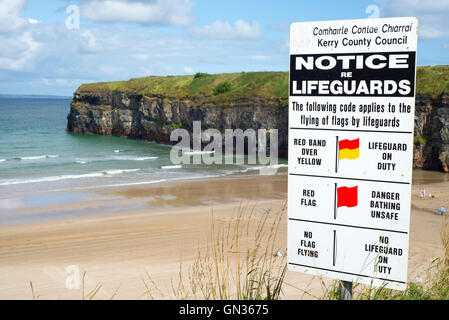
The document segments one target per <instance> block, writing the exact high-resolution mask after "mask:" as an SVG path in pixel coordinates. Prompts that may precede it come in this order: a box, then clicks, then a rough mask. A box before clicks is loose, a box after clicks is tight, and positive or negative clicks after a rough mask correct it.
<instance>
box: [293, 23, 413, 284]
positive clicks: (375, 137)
mask: <svg viewBox="0 0 449 320" xmlns="http://www.w3.org/2000/svg"><path fill="white" fill-rule="evenodd" d="M416 49H417V20H416V18H389V19H364V20H343V21H322V22H307V23H293V24H292V25H291V30H290V99H289V154H288V158H289V159H288V163H289V178H288V266H289V269H290V270H294V271H300V272H305V273H308V274H313V275H325V276H329V277H331V278H335V279H341V280H345V281H352V282H360V283H364V284H367V285H373V286H382V285H385V286H386V287H388V288H392V289H399V290H403V289H405V287H406V282H407V262H408V243H409V227H410V204H411V203H410V199H411V194H410V193H411V181H412V159H413V128H414V114H415V73H416Z"/></svg>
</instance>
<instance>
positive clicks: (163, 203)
mask: <svg viewBox="0 0 449 320" xmlns="http://www.w3.org/2000/svg"><path fill="white" fill-rule="evenodd" d="M415 176H416V178H415V180H414V184H413V187H412V216H411V229H410V230H411V231H410V254H409V267H408V270H409V277H408V281H420V280H421V279H425V277H426V272H427V268H428V266H429V264H430V263H431V261H432V260H433V259H434V258H435V257H438V256H439V255H441V254H442V244H441V239H440V230H441V225H442V223H443V219H444V217H443V216H441V215H439V214H437V213H436V210H435V209H436V208H438V207H440V206H442V205H444V206H445V207H446V208H448V207H449V186H448V184H447V182H445V179H446V178H445V177H446V176H444V175H442V174H440V173H435V174H434V173H427V172H417V174H416V175H415ZM420 189H426V197H425V198H424V199H419V193H418V192H419V190H420ZM89 192H90V193H91V194H94V195H95V197H91V198H89V199H85V200H84V201H78V202H67V203H62V204H45V203H44V204H42V205H41V206H32V207H24V208H21V209H17V210H16V212H15V214H17V215H22V216H33V215H38V214H42V212H64V211H70V210H72V211H73V210H74V208H75V209H79V210H82V211H83V212H90V213H93V212H96V210H99V208H110V207H119V208H127V209H122V210H118V211H117V212H110V213H107V211H108V210H103V211H106V213H102V214H98V215H95V214H86V215H82V216H80V217H78V216H75V215H72V216H70V215H69V214H67V215H63V218H61V219H58V220H51V219H50V220H48V221H39V222H34V223H20V224H8V225H3V226H1V227H0V299H33V292H32V289H31V286H30V282H32V285H33V289H34V296H35V297H39V299H82V297H83V293H82V292H83V290H82V288H79V289H76V288H75V289H72V290H69V289H67V287H66V281H67V278H68V277H69V276H71V275H73V273H71V270H73V269H70V268H73V267H69V266H76V267H77V268H78V269H79V272H80V273H81V274H83V273H84V272H85V289H84V291H85V294H86V293H88V292H89V291H90V290H92V289H94V288H95V286H96V285H97V284H101V289H100V290H99V292H98V294H97V295H96V296H95V299H110V298H112V297H113V298H115V299H139V298H141V299H146V298H148V297H147V296H146V295H144V293H145V291H146V287H145V284H144V280H145V275H146V273H148V274H150V275H151V278H152V280H153V281H154V283H155V284H156V285H157V287H158V289H159V290H158V291H157V292H155V293H154V296H155V298H163V299H171V298H174V297H173V295H172V294H171V293H170V292H171V288H172V284H173V283H176V281H177V280H178V277H179V270H180V264H181V262H182V265H183V268H184V267H185V268H187V267H188V266H189V265H190V264H191V263H192V261H193V260H194V259H195V257H196V255H197V253H198V250H201V248H204V247H205V246H206V244H207V242H208V240H209V237H210V234H211V221H212V212H213V218H214V221H215V227H216V228H219V227H220V226H223V225H225V224H226V223H227V222H228V221H229V219H230V218H231V216H232V214H233V213H236V212H237V210H238V208H239V206H246V207H248V208H254V212H255V214H256V215H263V214H264V212H266V210H269V209H271V210H272V211H273V212H274V211H279V210H282V208H283V207H284V206H285V203H286V198H287V175H286V174H280V175H275V176H256V175H254V176H233V177H228V178H220V179H203V180H195V181H174V182H167V183H160V184H153V185H136V186H128V187H114V188H98V189H92V190H89ZM429 193H430V194H431V195H433V197H428V194H429ZM277 245H278V248H279V249H281V250H282V249H283V248H284V249H285V248H286V219H285V218H284V219H283V221H282V222H281V228H280V231H279V234H278V238H277ZM67 267H69V269H67ZM67 271H69V272H68V273H67ZM326 283H330V281H326ZM283 288H284V289H283V294H282V298H283V299H316V298H319V297H320V296H321V295H322V286H321V284H320V281H318V280H317V279H313V278H312V277H311V276H308V275H303V274H299V273H293V272H291V271H288V272H287V275H286V279H285V284H284V287H283ZM305 292H307V293H305Z"/></svg>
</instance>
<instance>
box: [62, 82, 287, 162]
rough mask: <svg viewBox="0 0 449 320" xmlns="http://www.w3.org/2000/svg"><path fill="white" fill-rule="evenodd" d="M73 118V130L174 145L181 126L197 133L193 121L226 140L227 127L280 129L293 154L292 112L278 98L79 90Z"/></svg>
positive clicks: (282, 146)
mask: <svg viewBox="0 0 449 320" xmlns="http://www.w3.org/2000/svg"><path fill="white" fill-rule="evenodd" d="M67 119H68V124H67V130H68V131H70V132H74V133H82V134H101V135H113V136H119V137H129V138H134V139H141V140H147V141H154V142H158V143H166V144H171V143H173V142H170V135H171V133H172V131H173V130H175V129H177V128H185V129H187V130H189V132H192V129H193V127H192V125H193V121H201V129H202V131H205V130H207V129H218V130H220V132H221V133H222V134H223V136H224V130H225V129H237V128H238V129H242V130H243V131H245V130H247V129H254V130H258V129H267V130H270V129H278V130H279V131H278V136H279V156H281V157H285V156H286V155H287V131H288V130H287V127H288V111H287V108H286V107H285V106H282V105H281V103H280V102H279V101H278V100H276V99H273V100H269V101H268V100H263V99H242V100H237V101H232V106H231V105H217V104H214V103H212V102H209V101H192V100H189V99H170V98H168V97H160V96H146V95H145V96H141V95H134V94H127V93H117V92H116V93H111V94H109V93H108V94H105V95H104V96H101V95H97V94H91V93H89V94H86V93H82V92H79V91H77V92H76V93H75V95H74V98H73V100H72V102H71V109H70V113H69V115H68V117H67ZM206 142H207V141H206ZM174 143H177V142H174ZM268 150H269V143H268Z"/></svg>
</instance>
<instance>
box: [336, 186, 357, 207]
mask: <svg viewBox="0 0 449 320" xmlns="http://www.w3.org/2000/svg"><path fill="white" fill-rule="evenodd" d="M357 204H358V187H357V186H355V187H352V188H348V187H340V188H337V208H340V207H348V208H351V207H356V206H357Z"/></svg>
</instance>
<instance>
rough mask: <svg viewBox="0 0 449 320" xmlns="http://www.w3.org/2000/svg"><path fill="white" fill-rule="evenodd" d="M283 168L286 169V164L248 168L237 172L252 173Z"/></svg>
mask: <svg viewBox="0 0 449 320" xmlns="http://www.w3.org/2000/svg"><path fill="white" fill-rule="evenodd" d="M285 167H288V164H273V165H265V166H256V167H248V168H245V169H242V170H239V172H241V173H245V172H248V171H253V170H264V169H265V170H266V169H279V168H285Z"/></svg>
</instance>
